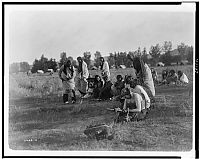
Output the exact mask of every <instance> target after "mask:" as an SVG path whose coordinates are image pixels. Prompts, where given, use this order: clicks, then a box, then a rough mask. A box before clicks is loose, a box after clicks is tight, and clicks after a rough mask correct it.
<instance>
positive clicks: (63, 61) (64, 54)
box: [58, 52, 67, 67]
mask: <svg viewBox="0 0 200 159" xmlns="http://www.w3.org/2000/svg"><path fill="white" fill-rule="evenodd" d="M66 60H67V56H66V52H62V53H61V57H60V61H59V63H58V65H59V67H61V66H62V65H63V64H64V63H65V61H66Z"/></svg>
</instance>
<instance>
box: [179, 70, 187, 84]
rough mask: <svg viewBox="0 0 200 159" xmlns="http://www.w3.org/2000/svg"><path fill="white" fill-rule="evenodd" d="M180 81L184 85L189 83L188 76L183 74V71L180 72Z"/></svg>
mask: <svg viewBox="0 0 200 159" xmlns="http://www.w3.org/2000/svg"><path fill="white" fill-rule="evenodd" d="M178 80H179V82H180V83H182V84H188V83H189V80H188V78H187V76H186V74H185V73H183V72H182V71H178Z"/></svg>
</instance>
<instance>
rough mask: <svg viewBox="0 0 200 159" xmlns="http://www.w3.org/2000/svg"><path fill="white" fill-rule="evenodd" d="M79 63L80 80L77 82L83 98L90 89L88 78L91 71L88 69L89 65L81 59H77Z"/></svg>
mask: <svg viewBox="0 0 200 159" xmlns="http://www.w3.org/2000/svg"><path fill="white" fill-rule="evenodd" d="M77 61H78V64H79V65H78V80H77V88H78V90H79V92H80V93H81V96H82V97H83V96H84V95H86V94H87V89H88V81H87V78H88V77H89V71H88V68H87V64H86V63H85V62H84V61H83V59H82V58H81V57H78V58H77Z"/></svg>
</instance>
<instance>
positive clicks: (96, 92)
mask: <svg viewBox="0 0 200 159" xmlns="http://www.w3.org/2000/svg"><path fill="white" fill-rule="evenodd" d="M102 87H103V81H102V80H101V78H100V76H99V75H96V76H95V78H94V89H93V97H94V98H98V97H99V93H100V91H101V88H102Z"/></svg>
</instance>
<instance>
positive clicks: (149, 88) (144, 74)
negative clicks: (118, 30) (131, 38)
mask: <svg viewBox="0 0 200 159" xmlns="http://www.w3.org/2000/svg"><path fill="white" fill-rule="evenodd" d="M128 58H129V59H130V60H131V61H132V62H133V67H134V69H135V70H136V76H137V78H138V82H139V85H141V86H143V88H144V89H145V91H146V92H147V94H148V96H149V97H150V98H151V99H153V100H154V97H155V87H154V82H153V78H152V74H151V69H150V68H149V66H148V65H147V64H146V63H144V62H143V60H142V59H141V57H134V58H132V57H131V56H130V55H129V54H128Z"/></svg>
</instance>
